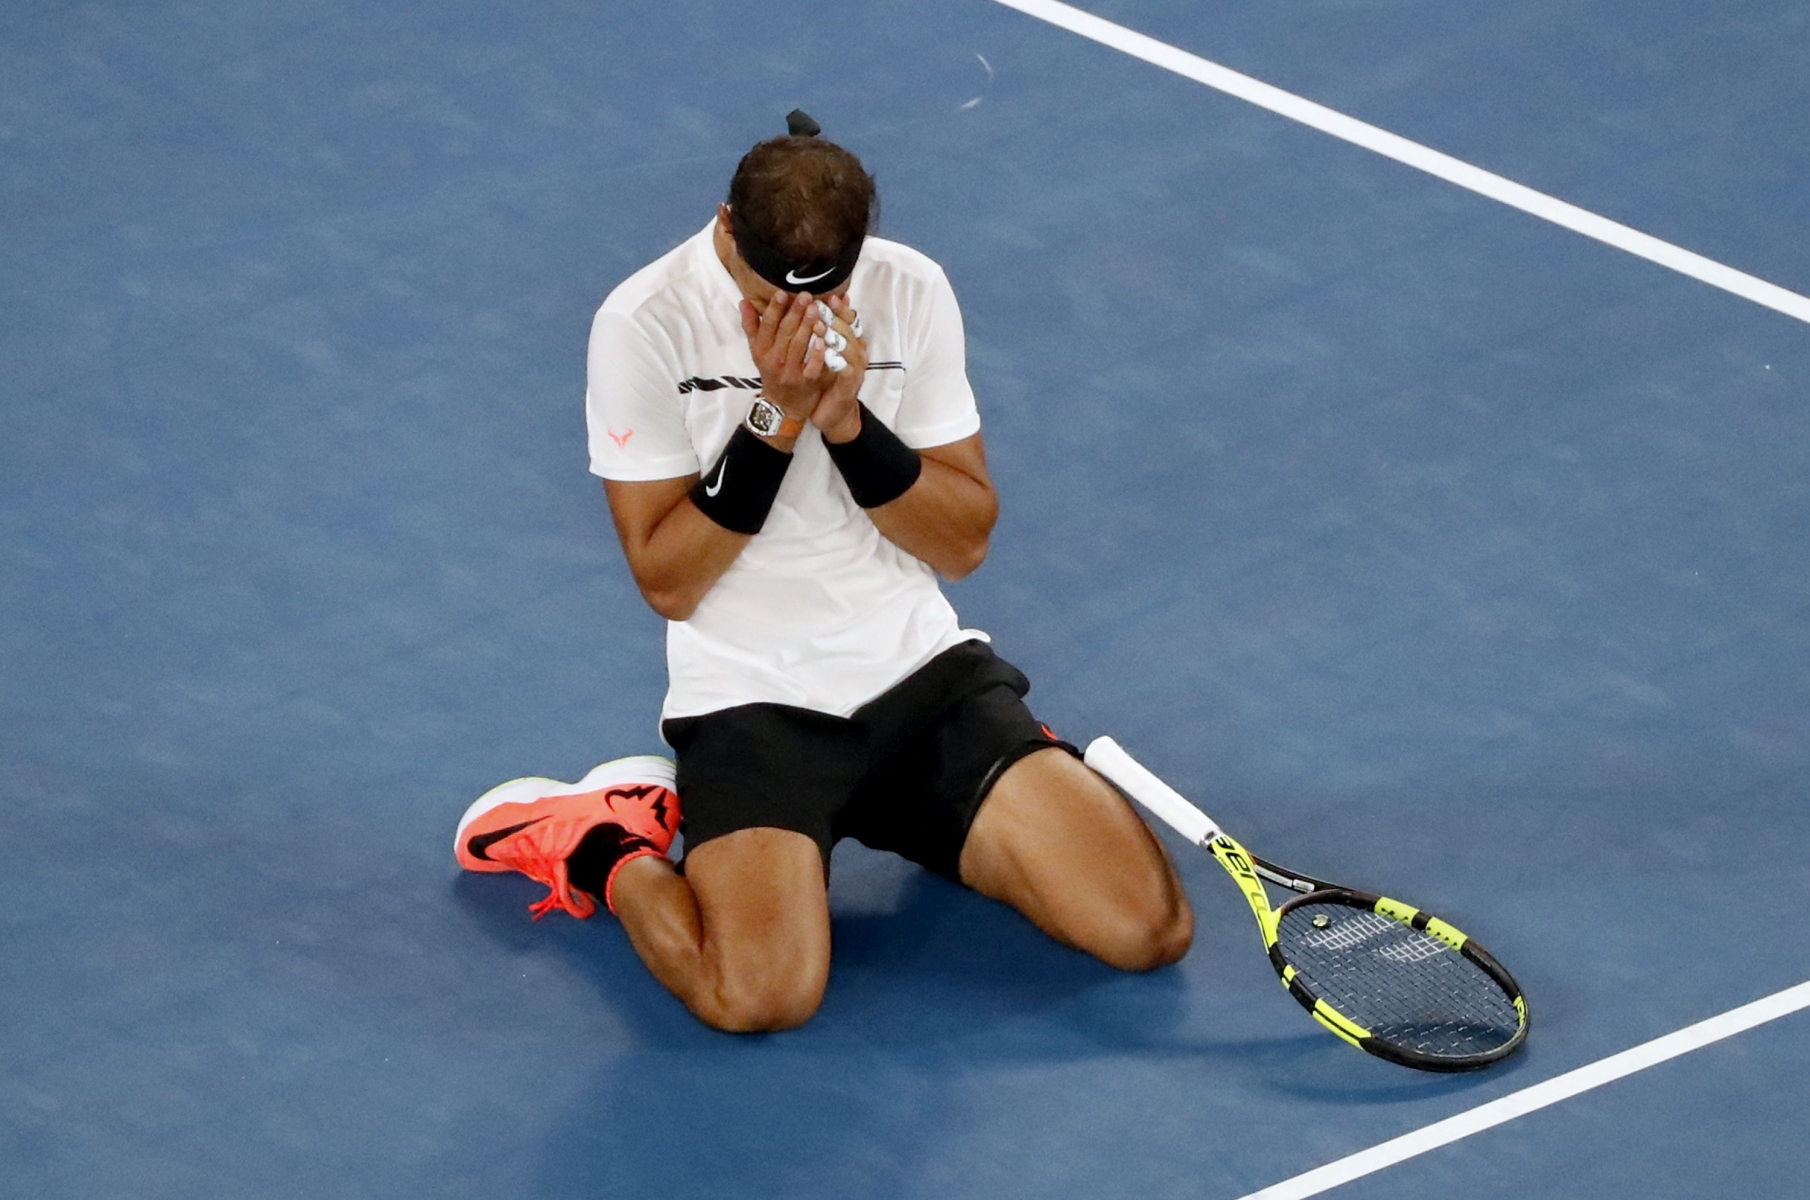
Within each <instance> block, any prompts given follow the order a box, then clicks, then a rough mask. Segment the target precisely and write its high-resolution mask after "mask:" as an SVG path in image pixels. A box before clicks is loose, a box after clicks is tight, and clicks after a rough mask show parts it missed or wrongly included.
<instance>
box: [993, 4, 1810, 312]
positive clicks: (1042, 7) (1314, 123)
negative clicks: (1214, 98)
mask: <svg viewBox="0 0 1810 1200" xmlns="http://www.w3.org/2000/svg"><path fill="white" fill-rule="evenodd" d="M995 3H998V4H1003V5H1005V6H1006V7H1007V8H1015V9H1017V10H1018V11H1019V12H1021V13H1024V14H1026V15H1027V16H1032V17H1036V18H1037V19H1038V20H1040V21H1047V22H1049V23H1050V24H1051V25H1055V26H1059V27H1060V28H1062V29H1066V30H1068V31H1069V32H1070V33H1077V34H1080V35H1081V36H1082V37H1084V38H1090V39H1092V40H1093V41H1096V42H1099V43H1100V44H1101V45H1103V46H1110V47H1112V48H1113V49H1114V50H1120V51H1123V52H1124V53H1126V54H1129V55H1131V56H1132V57H1133V58H1141V59H1143V60H1144V61H1145V62H1147V63H1150V64H1151V65H1153V66H1158V67H1162V68H1163V69H1164V70H1166V71H1173V72H1175V73H1176V74H1177V75H1181V76H1184V77H1186V78H1188V79H1192V80H1194V81H1195V82H1196V83H1204V84H1206V85H1207V86H1208V87H1210V88H1216V89H1218V90H1219V91H1222V92H1224V93H1226V94H1227V95H1229V96H1236V97H1238V98H1239V99H1240V100H1247V101H1249V102H1250V103H1252V104H1255V105H1256V106H1257V107H1259V108H1266V109H1268V110H1269V111H1271V112H1273V113H1276V114H1277V115H1279V116H1284V117H1287V118H1288V119H1289V120H1291V121H1299V122H1300V123H1301V124H1303V125H1307V126H1310V127H1312V128H1314V129H1318V130H1319V131H1320V132H1321V133H1329V134H1331V135H1332V136H1333V137H1336V138H1340V139H1342V140H1344V141H1347V142H1350V143H1352V144H1353V145H1355V146H1362V147H1363V148H1364V149H1366V150H1374V151H1375V152H1376V153H1378V154H1380V155H1382V156H1383V157H1384V158H1392V159H1394V160H1395V161H1396V162H1399V163H1404V164H1406V165H1407V166H1410V167H1413V168H1415V169H1416V170H1420V171H1425V172H1426V173H1427V174H1429V175H1433V176H1436V177H1438V178H1440V179H1443V180H1445V181H1446V182H1447V183H1454V184H1457V185H1458V186H1459V187H1461V188H1465V189H1466V190H1468V191H1472V192H1476V193H1477V194H1478V195H1480V196H1488V197H1489V198H1490V199H1492V200H1499V201H1501V202H1502V203H1503V204H1506V205H1509V206H1510V207H1511V208H1518V209H1520V210H1521V211H1522V212H1525V213H1531V214H1532V215H1533V216H1536V217H1539V218H1540V219H1541V220H1543V221H1551V222H1552V223H1553V224H1554V225H1561V226H1563V227H1564V228H1566V229H1569V230H1572V231H1573V232H1575V233H1581V234H1583V235H1584V236H1585V237H1588V238H1595V239H1596V240H1597V241H1599V242H1603V243H1605V244H1607V245H1610V246H1614V247H1615V248H1616V249H1618V250H1626V251H1627V252H1628V253H1629V254H1633V255H1637V256H1639V257H1641V258H1644V259H1647V260H1648V261H1650V262H1655V263H1658V264H1659V265H1660V266H1662V267H1669V268H1671V269H1672V270H1674V271H1677V272H1679V273H1680V274H1683V275H1688V276H1690V277H1691V278H1692V279H1696V280H1700V281H1702V282H1704V283H1707V284H1709V285H1710V286H1711V287H1718V288H1721V289H1722V290H1723V291H1725V292H1733V293H1734V294H1735V295H1737V296H1740V297H1742V298H1744V299H1747V300H1751V301H1753V302H1754V303H1755V304H1762V305H1765V306H1766V307H1767V308H1770V309H1774V310H1776V311H1778V312H1781V313H1784V314H1785V315H1786V316H1788V317H1795V318H1797V319H1798V320H1800V321H1803V322H1805V323H1807V324H1810V298H1806V297H1804V296H1800V295H1798V294H1797V293H1796V292H1791V291H1787V290H1785V289H1784V288H1782V287H1780V286H1778V285H1777V284H1775V283H1767V282H1766V281H1765V280H1764V279H1759V278H1756V277H1755V276H1752V275H1748V274H1746V273H1745V272H1742V271H1737V270H1735V269H1734V268H1733V267H1727V266H1723V265H1722V264H1721V263H1719V262H1716V261H1715V260H1713V259H1708V258H1705V257H1703V256H1702V255H1701V254H1693V253H1692V252H1691V251H1689V250H1685V249H1683V248H1682V247H1679V246H1674V245H1672V244H1671V243H1670V242H1662V241H1660V240H1659V239H1658V238H1656V237H1653V236H1652V235H1650V234H1645V233H1642V232H1640V230H1638V229H1631V228H1629V227H1628V226H1626V225H1622V224H1620V223H1618V222H1616V221H1611V220H1609V218H1607V217H1599V216H1597V215H1596V214H1595V213H1593V212H1590V211H1588V210H1586V209H1582V208H1579V207H1577V205H1575V204H1567V203H1565V202H1564V201H1563V200H1558V199H1555V198H1553V197H1551V196H1548V195H1546V194H1545V193H1544V192H1536V191H1534V190H1533V189H1532V188H1530V187H1526V186H1524V185H1522V184H1519V183H1516V182H1514V181H1513V180H1512V179H1504V178H1503V177H1502V176H1500V175H1495V174H1492V173H1490V172H1489V171H1485V170H1483V169H1482V168H1481V167H1473V166H1472V165H1471V164H1469V163H1467V162H1463V161H1461V160H1459V159H1456V158H1453V157H1452V156H1451V155H1449V154H1441V153H1440V152H1439V151H1437V150H1434V149H1431V148H1430V147H1427V146H1423V145H1421V144H1420V143H1419V142H1411V141H1409V140H1408V139H1407V138H1404V137H1400V136H1398V135H1396V134H1393V133H1390V132H1389V131H1387V130H1385V129H1378V128H1377V127H1376V126H1374V125H1367V124H1365V123H1364V122H1363V121H1359V120H1357V119H1356V118H1354V117H1348V116H1346V115H1345V114H1344V113H1341V112H1337V111H1335V110H1333V109H1330V108H1327V107H1326V106H1325V105H1322V104H1315V103H1314V102H1313V101H1312V100H1307V99H1304V98H1303V97H1300V96H1297V95H1295V94H1294V93H1292V92H1285V91H1283V90H1282V89H1281V88H1278V87H1272V86H1271V85H1269V84H1267V83H1263V82H1261V81H1259V80H1256V79H1252V78H1251V77H1250V76H1249V75H1241V74H1239V73H1238V72H1237V71H1234V70H1231V69H1230V68H1227V67H1222V66H1220V65H1219V64H1218V63H1213V62H1208V61H1207V60H1206V59H1204V58H1201V57H1199V56H1198V55H1194V54H1189V53H1188V52H1187V51H1186V50H1180V49H1177V48H1176V47H1174V46H1171V45H1169V44H1168V43H1167V42H1159V41H1157V40H1156V39H1155V38H1153V37H1148V36H1146V35H1144V34H1141V33H1138V32H1136V31H1135V30H1131V29H1127V28H1125V27H1124V26H1123V25H1115V24H1113V23H1112V22H1111V21H1107V20H1104V19H1102V18H1100V17H1096V16H1094V15H1093V14H1091V13H1086V12H1082V11H1081V10H1080V9H1078V8H1075V7H1074V6H1073V5H1069V4H1062V3H1059V2H1058V0H995Z"/></svg>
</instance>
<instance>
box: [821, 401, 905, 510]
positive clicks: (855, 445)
mask: <svg viewBox="0 0 1810 1200" xmlns="http://www.w3.org/2000/svg"><path fill="white" fill-rule="evenodd" d="M855 403H857V404H861V402H860V401H859V400H857V401H856V402H855ZM823 445H824V447H825V448H826V449H827V450H828V451H829V452H830V461H831V462H834V463H835V464H836V469H837V470H838V471H841V472H842V479H843V482H845V483H847V484H848V493H849V495H851V496H853V497H854V498H855V503H856V504H859V505H860V506H861V507H862V508H879V507H880V506H881V505H882V504H887V503H889V502H891V501H893V500H897V499H898V498H899V497H900V496H903V495H904V494H905V493H906V492H908V491H910V490H911V485H912V484H914V483H916V482H917V481H918V476H919V475H921V474H923V472H924V460H923V459H921V458H919V457H918V452H917V451H916V450H913V449H912V448H911V447H910V446H907V445H906V444H905V443H904V442H902V441H900V440H899V435H898V434H896V433H894V432H893V431H892V430H890V429H888V428H887V427H886V426H885V425H884V424H883V423H882V422H881V420H880V418H879V417H876V416H874V414H873V413H872V412H871V411H869V409H868V407H867V405H865V404H861V432H860V433H858V434H856V435H855V436H854V438H853V439H852V440H850V441H846V442H843V443H841V444H840V445H838V444H837V443H835V442H832V441H830V440H828V439H827V438H826V439H825V440H824V443H823Z"/></svg>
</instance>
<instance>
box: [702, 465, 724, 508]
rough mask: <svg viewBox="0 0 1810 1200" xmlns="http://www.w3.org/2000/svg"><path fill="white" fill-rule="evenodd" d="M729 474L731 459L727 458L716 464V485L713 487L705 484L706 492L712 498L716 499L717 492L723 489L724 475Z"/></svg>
mask: <svg viewBox="0 0 1810 1200" xmlns="http://www.w3.org/2000/svg"><path fill="white" fill-rule="evenodd" d="M727 474H729V460H728V459H727V458H725V459H723V461H722V462H720V463H718V464H717V465H716V486H715V487H712V486H711V485H710V484H708V483H707V484H705V485H704V494H705V495H706V496H709V497H710V498H711V499H712V500H714V499H716V494H717V493H718V492H720V491H722V490H723V476H725V475H727Z"/></svg>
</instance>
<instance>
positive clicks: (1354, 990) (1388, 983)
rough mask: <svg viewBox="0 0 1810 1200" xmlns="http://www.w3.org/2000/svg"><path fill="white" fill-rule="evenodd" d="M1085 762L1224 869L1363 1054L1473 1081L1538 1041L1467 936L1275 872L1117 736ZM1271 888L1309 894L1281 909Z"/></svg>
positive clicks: (1505, 985) (1285, 976)
mask: <svg viewBox="0 0 1810 1200" xmlns="http://www.w3.org/2000/svg"><path fill="white" fill-rule="evenodd" d="M1086 759H1087V765H1088V766H1090V767H1092V768H1093V769H1094V770H1096V771H1098V772H1099V773H1100V774H1101V775H1104V776H1105V777H1106V778H1107V779H1108V780H1110V781H1111V782H1112V783H1113V785H1114V786H1116V787H1117V788H1118V789H1119V790H1120V791H1122V792H1124V793H1125V794H1126V795H1127V796H1130V797H1131V798H1132V799H1133V800H1136V801H1137V802H1138V803H1139V804H1142V805H1143V806H1144V807H1145V808H1147V809H1149V810H1150V811H1151V812H1153V813H1155V814H1156V815H1157V816H1158V817H1161V818H1162V819H1163V821H1164V822H1165V823H1167V824H1168V825H1169V826H1171V827H1172V828H1173V829H1174V830H1175V831H1176V832H1177V833H1179V834H1181V835H1182V836H1183V837H1185V838H1187V839H1188V840H1189V841H1190V842H1193V843H1194V844H1195V845H1197V846H1200V847H1201V848H1203V849H1205V850H1207V851H1209V852H1211V853H1212V855H1213V857H1214V858H1216V859H1218V860H1219V865H1220V866H1222V867H1224V868H1225V869H1226V870H1227V871H1229V872H1230V873H1231V876H1232V878H1233V879H1234V880H1235V881H1236V882H1237V884H1238V886H1239V888H1240V890H1242V891H1243V892H1244V898H1245V899H1246V900H1247V901H1249V902H1250V905H1251V911H1252V912H1253V913H1255V914H1256V916H1257V928H1258V929H1259V930H1260V931H1261V932H1262V934H1263V947H1264V949H1265V950H1267V951H1269V959H1270V965H1271V966H1273V967H1275V968H1276V974H1278V975H1280V976H1281V977H1282V985H1283V986H1284V987H1286V988H1287V989H1288V991H1289V994H1290V995H1291V996H1293V997H1294V998H1295V999H1296V1000H1298V1001H1300V1003H1301V1007H1303V1008H1305V1009H1306V1010H1307V1011H1308V1012H1310V1013H1312V1014H1313V1016H1314V1019H1315V1020H1317V1021H1318V1022H1320V1024H1322V1025H1324V1026H1326V1028H1328V1029H1330V1030H1332V1031H1333V1032H1334V1033H1336V1034H1338V1035H1339V1036H1340V1037H1341V1038H1344V1039H1345V1040H1346V1041H1348V1042H1350V1043H1351V1044H1352V1045H1354V1046H1357V1047H1358V1048H1360V1049H1363V1050H1368V1051H1369V1052H1370V1053H1372V1054H1374V1055H1376V1056H1377V1057H1378V1058H1385V1059H1388V1060H1389V1061H1390V1062H1393V1063H1400V1064H1401V1065H1402V1066H1404V1067H1415V1068H1418V1069H1419V1070H1422V1071H1472V1070H1475V1069H1477V1068H1478V1067H1486V1066H1488V1065H1489V1064H1491V1063H1493V1062H1499V1061H1501V1060H1502V1059H1504V1058H1507V1057H1508V1056H1509V1055H1510V1054H1513V1053H1514V1052H1515V1051H1516V1050H1518V1049H1520V1047H1521V1043H1522V1042H1524V1041H1525V1040H1526V1039H1527V1002H1526V1000H1525V999H1523V998H1522V996H1521V988H1520V986H1519V985H1518V984H1516V983H1515V981H1514V977H1513V976H1511V975H1510V974H1509V973H1508V972H1507V971H1505V970H1503V968H1502V964H1500V963H1498V962H1497V961H1496V960H1495V959H1494V958H1492V957H1491V956H1490V954H1489V952H1488V951H1486V950H1485V949H1484V948H1483V947H1482V946H1479V945H1478V944H1477V943H1476V942H1474V941H1472V940H1471V939H1470V938H1468V937H1466V936H1465V935H1464V934H1462V933H1460V932H1459V931H1458V930H1457V929H1454V928H1453V927H1452V926H1450V925H1448V924H1446V923H1445V922H1444V921H1441V920H1440V919H1439V918H1438V917H1435V916H1433V915H1431V914H1430V913H1426V912H1422V911H1421V910H1420V909H1417V908H1413V907H1411V906H1409V905H1406V904H1403V903H1402V902H1401V901H1399V900H1391V899H1389V898H1388V897H1386V896H1377V895H1372V894H1371V893H1369V892H1360V891H1357V890H1355V889H1353V888H1347V887H1340V886H1339V885H1337V884H1332V883H1326V882H1324V881H1323V880H1319V879H1314V878H1312V877H1310V876H1306V875H1302V874H1300V873H1298V872H1295V871H1290V870H1288V869H1287V868H1285V867H1278V866H1276V865H1275V864H1274V863H1269V862H1265V861H1264V860H1263V859H1261V858H1258V857H1256V856H1255V855H1253V854H1251V853H1250V852H1249V851H1247V850H1246V849H1245V848H1244V847H1243V846H1240V845H1239V844H1238V843H1237V842H1236V841H1234V840H1233V839H1232V838H1231V837H1230V836H1229V835H1228V834H1226V833H1225V832H1224V831H1223V830H1221V829H1220V828H1219V826H1218V825H1216V824H1215V823H1214V822H1213V820H1212V818H1210V817H1208V816H1207V814H1205V813H1203V812H1201V811H1200V809H1198V808H1196V807H1194V805H1192V804H1190V803H1189V802H1188V801H1187V800H1185V799H1183V798H1182V796H1181V794H1180V793H1179V792H1177V791H1176V790H1175V789H1174V788H1171V787H1170V786H1169V785H1168V784H1166V783H1164V782H1163V781H1162V780H1160V779H1158V778H1157V777H1156V776H1155V775H1153V774H1151V773H1150V771H1148V770H1147V769H1145V768H1144V767H1143V765H1141V764H1140V763H1139V762H1138V761H1137V760H1136V759H1134V758H1132V757H1131V755H1129V754H1127V753H1125V751H1124V749H1123V748H1121V747H1120V746H1119V744H1118V743H1117V742H1115V741H1113V740H1112V739H1111V738H1109V737H1103V738H1096V739H1094V741H1093V743H1092V744H1091V745H1089V746H1088V747H1087V755H1086ZM1264 880H1268V881H1269V882H1271V883H1273V884H1276V885H1278V886H1280V887H1284V888H1287V889H1289V890H1290V891H1292V892H1297V893H1299V894H1298V895H1296V896H1294V897H1292V898H1290V899H1289V900H1287V901H1286V902H1285V903H1283V905H1282V906H1281V907H1280V908H1272V907H1270V901H1269V895H1268V893H1267V892H1265V891H1264V887H1263V881H1264Z"/></svg>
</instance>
